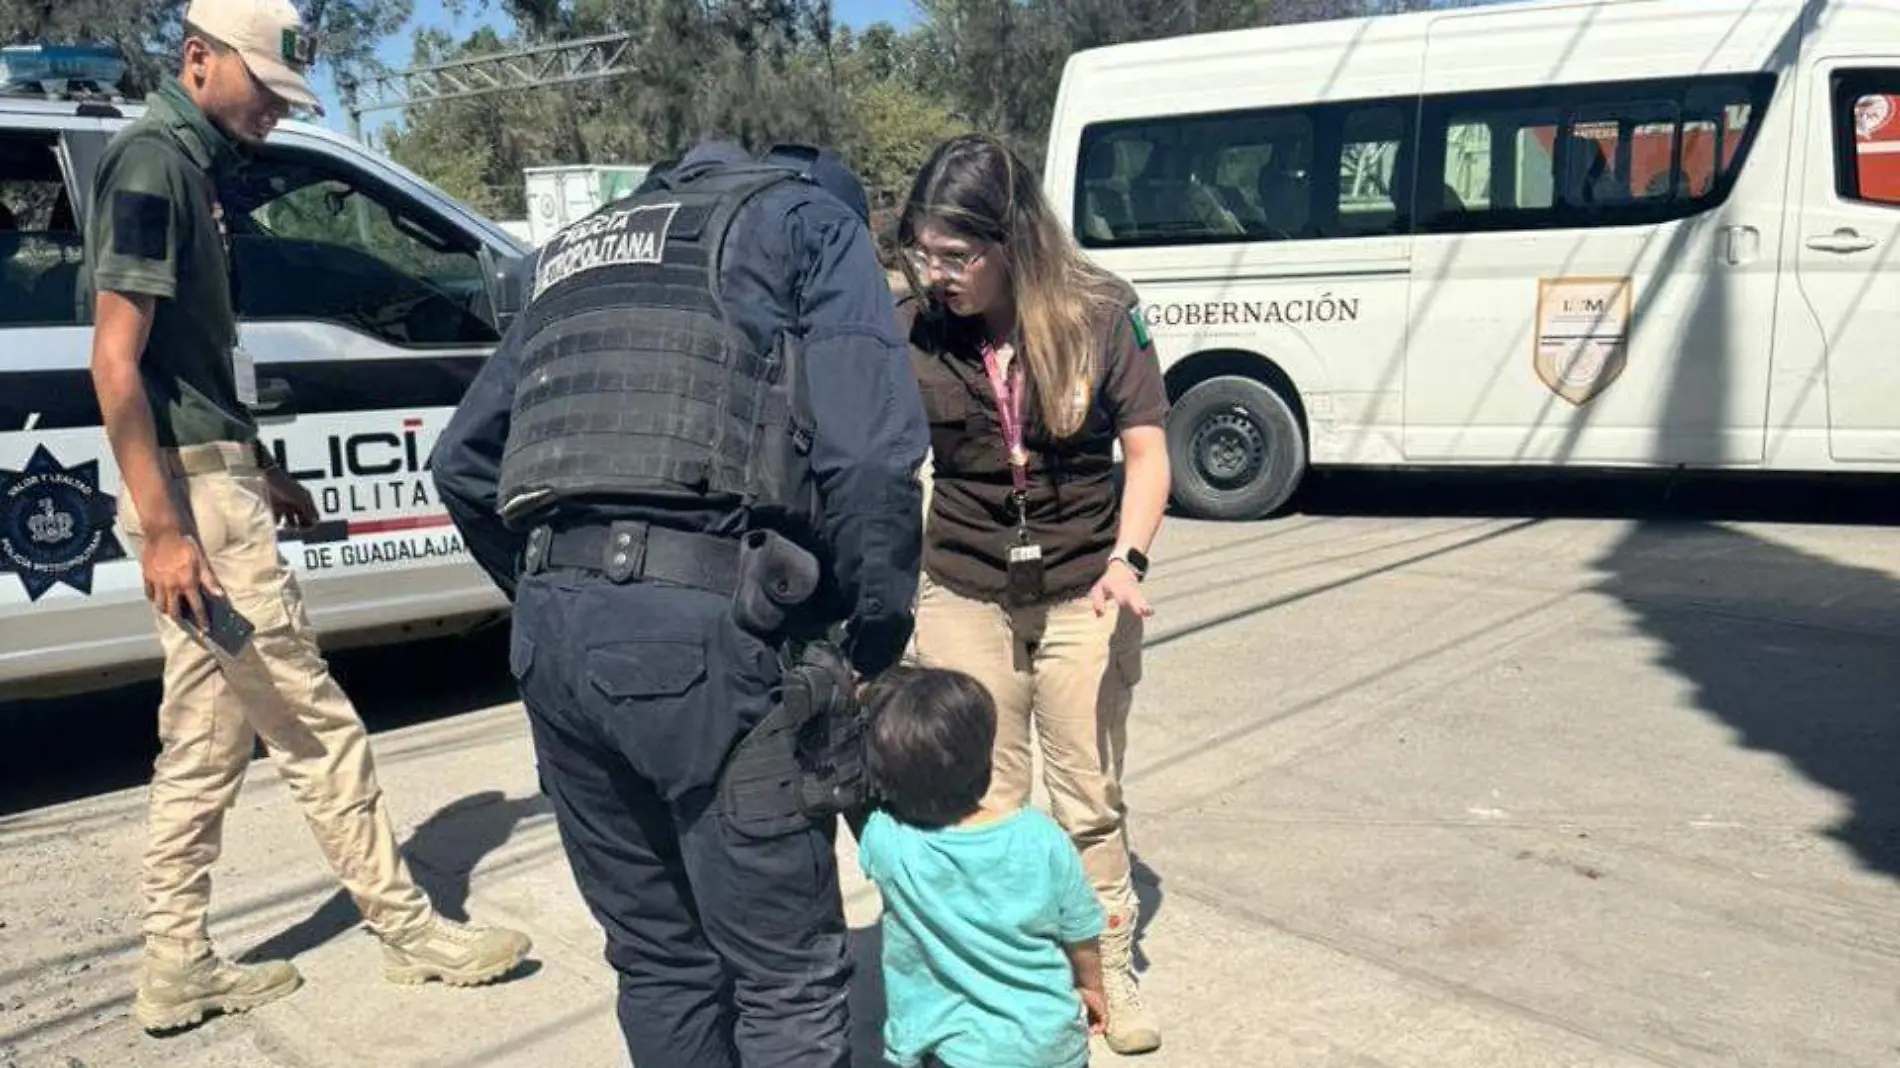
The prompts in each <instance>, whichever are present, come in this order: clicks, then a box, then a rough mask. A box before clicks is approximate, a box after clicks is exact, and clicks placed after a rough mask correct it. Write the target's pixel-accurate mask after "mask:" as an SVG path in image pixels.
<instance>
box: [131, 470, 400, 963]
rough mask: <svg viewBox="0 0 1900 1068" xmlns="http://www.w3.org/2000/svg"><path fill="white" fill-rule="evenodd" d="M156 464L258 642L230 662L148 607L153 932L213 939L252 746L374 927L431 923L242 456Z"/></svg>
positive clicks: (137, 544) (134, 537) (255, 475)
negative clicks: (219, 887)
mask: <svg viewBox="0 0 1900 1068" xmlns="http://www.w3.org/2000/svg"><path fill="white" fill-rule="evenodd" d="M164 456H165V462H166V464H167V466H168V467H169V468H170V472H171V475H172V477H171V480H170V486H171V490H172V493H173V495H174V500H176V501H177V502H179V503H180V504H181V505H184V506H186V507H187V509H188V512H187V518H186V522H187V523H188V524H189V525H191V526H195V528H196V533H197V535H198V538H199V541H200V544H202V545H203V547H204V552H205V557H206V559H207V560H208V561H209V562H210V565H211V571H212V573H213V574H214V575H216V576H217V579H218V583H219V585H221V586H222V587H223V588H224V592H225V596H226V597H228V598H229V599H230V601H231V605H232V607H233V608H235V609H237V611H238V612H239V613H241V614H242V615H243V616H244V617H245V618H246V619H248V620H250V622H251V623H252V625H253V626H255V627H256V634H255V635H254V636H253V637H252V639H251V642H250V644H249V646H247V647H246V648H245V649H244V651H243V653H242V654H241V655H240V656H238V657H237V658H235V659H232V658H228V657H226V656H225V654H224V653H223V652H222V651H218V650H216V649H215V648H214V647H212V646H210V645H209V644H200V642H199V641H198V640H197V639H196V638H194V637H192V636H191V634H190V632H188V631H186V630H185V629H184V628H183V627H181V626H180V625H179V624H178V623H177V622H175V621H173V620H172V619H169V618H167V617H165V616H164V615H162V614H160V613H157V612H156V611H155V612H154V616H156V618H157V622H158V635H159V640H160V643H161V644H162V645H163V647H164V650H165V675H164V698H163V701H162V703H161V704H160V706H159V717H158V733H159V740H160V741H161V743H162V744H163V749H162V751H161V752H160V753H159V756H158V760H157V762H156V764H155V766H154V769H153V772H154V774H153V778H152V788H151V809H150V840H149V842H148V845H147V848H146V852H145V865H144V893H145V899H146V919H145V926H144V932H145V934H146V936H147V937H160V938H177V939H185V940H193V939H202V938H205V937H207V935H206V925H205V916H206V912H207V911H208V909H209V906H210V899H211V868H212V865H213V864H214V863H216V861H217V859H218V854H219V850H220V846H221V844H222V841H223V831H224V813H225V810H226V809H228V808H229V807H230V806H231V805H232V803H233V802H234V801H235V800H236V798H237V793H238V787H239V786H240V785H241V784H242V783H243V780H244V773H245V770H246V768H247V767H248V766H249V764H250V762H251V754H252V747H253V740H254V739H255V738H259V737H261V738H262V739H263V741H264V744H265V746H266V748H267V749H268V750H269V751H270V753H271V755H272V757H273V758H275V760H276V763H277V766H278V769H279V773H280V774H281V775H282V776H283V779H284V782H285V784H286V785H287V786H288V787H289V788H290V792H291V794H292V796H294V797H295V798H296V800H297V803H298V805H299V806H300V807H301V808H302V809H303V813H304V817H305V818H306V819H307V820H308V821H309V824H310V829H311V830H312V832H314V834H315V836H316V839H317V845H318V847H319V848H321V850H322V851H323V855H324V858H325V859H326V860H328V861H329V863H330V866H331V867H332V868H333V869H334V870H335V871H336V873H337V875H338V876H339V877H340V878H341V880H342V883H343V885H344V886H345V887H346V888H347V889H348V890H349V892H350V894H351V896H352V897H353V898H354V899H355V901H356V904H357V907H358V909H359V910H361V912H362V914H363V918H364V919H365V920H366V921H367V923H368V924H369V926H370V928H371V929H372V930H373V931H375V932H376V933H377V934H378V935H381V936H390V935H397V934H401V933H406V932H408V931H411V930H414V929H415V928H417V927H419V926H420V925H422V924H425V923H427V922H428V921H429V920H430V919H431V918H432V916H433V909H432V907H431V905H430V903H429V900H428V898H427V897H426V896H424V895H423V893H422V891H421V890H420V889H418V888H417V887H416V885H415V883H414V881H413V880H412V879H411V877H410V873H409V871H408V868H407V866H406V865H405V863H404V862H403V860H402V857H401V855H400V854H399V853H398V852H397V847H396V835H395V831H394V829H393V828H392V826H391V825H390V819H389V816H388V813H387V812H386V811H385V810H384V808H383V799H382V790H381V789H380V788H379V787H378V786H377V784H376V773H375V768H374V765H373V763H372V760H371V756H370V746H369V737H368V734H367V732H366V731H365V730H364V728H363V723H362V720H360V719H359V718H358V717H357V714H356V709H355V708H354V707H353V706H352V705H351V703H350V700H349V698H348V697H347V696H345V694H344V693H343V690H342V688H341V687H339V686H338V685H337V683H336V682H335V680H333V679H332V678H331V677H330V672H329V668H328V666H327V665H326V663H325V662H324V659H323V655H322V653H321V651H320V649H319V647H318V645H317V638H316V634H315V632H314V631H313V630H312V629H311V626H310V621H309V618H308V616H307V615H306V613H305V611H304V604H303V596H302V593H301V592H300V590H299V588H298V585H297V579H296V576H295V575H293V574H292V573H291V572H290V569H289V568H288V567H287V566H286V565H285V563H284V562H283V560H282V559H281V558H280V557H279V556H278V552H277V521H276V519H275V517H274V516H273V515H272V514H271V508H270V499H269V496H268V494H267V492H266V490H265V487H264V478H263V475H262V473H261V472H260V471H259V470H258V469H257V467H256V463H255V460H254V458H253V457H252V455H251V451H250V448H249V447H248V446H236V445H229V444H219V445H207V446H193V447H190V448H186V449H180V450H166V452H165V454H164ZM127 505H128V506H127V507H124V508H122V509H121V510H120V517H121V524H122V526H123V528H124V530H125V533H126V535H127V540H128V542H129V543H130V548H131V551H132V555H133V557H134V559H137V558H139V556H140V555H141V553H142V551H143V538H142V535H141V532H140V528H139V523H138V517H137V515H136V511H135V509H133V508H132V507H130V506H129V505H130V499H129V498H128V499H127Z"/></svg>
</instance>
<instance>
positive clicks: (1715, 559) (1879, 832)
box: [1597, 523, 1900, 878]
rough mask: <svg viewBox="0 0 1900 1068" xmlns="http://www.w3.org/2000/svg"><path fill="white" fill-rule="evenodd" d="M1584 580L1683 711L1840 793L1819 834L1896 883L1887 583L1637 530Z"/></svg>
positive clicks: (1899, 612) (1662, 528)
mask: <svg viewBox="0 0 1900 1068" xmlns="http://www.w3.org/2000/svg"><path fill="white" fill-rule="evenodd" d="M1597 567H1598V568H1599V569H1601V570H1603V571H1605V572H1608V573H1609V575H1610V577H1609V578H1608V579H1607V580H1606V581H1605V582H1604V583H1603V584H1602V586H1601V587H1600V589H1601V590H1602V591H1603V592H1605V593H1608V594H1610V595H1612V596H1614V597H1616V598H1618V599H1619V600H1621V601H1622V602H1623V603H1624V604H1625V605H1626V606H1627V607H1628V609H1629V611H1630V612H1631V613H1632V615H1633V616H1634V617H1635V619H1636V620H1637V623H1638V625H1639V626H1641V628H1642V629H1643V631H1644V632H1646V633H1647V634H1649V635H1651V636H1653V637H1654V638H1655V639H1656V640H1657V641H1658V642H1660V643H1661V644H1662V646H1663V652H1662V653H1661V662H1662V663H1663V665H1664V666H1666V667H1668V668H1669V669H1670V670H1672V671H1673V672H1675V674H1677V675H1678V676H1680V677H1681V678H1683V679H1684V680H1686V681H1687V682H1689V683H1690V684H1691V685H1693V686H1694V687H1695V701H1696V704H1697V705H1698V706H1699V707H1701V708H1702V709H1704V710H1705V711H1707V712H1708V713H1709V714H1711V715H1713V716H1715V717H1717V718H1719V719H1720V720H1722V721H1723V722H1725V723H1727V724H1729V725H1730V726H1731V727H1733V728H1734V730H1735V732H1736V735H1737V737H1738V739H1739V742H1740V744H1742V745H1745V746H1747V747H1748V748H1751V749H1756V750H1762V751H1765V752H1771V753H1778V754H1780V755H1781V756H1783V757H1786V758H1787V760H1788V762H1789V763H1790V764H1792V765H1793V766H1794V767H1795V768H1797V769H1799V771H1800V772H1801V774H1803V775H1805V776H1806V777H1807V778H1808V779H1810V780H1811V781H1813V782H1814V783H1816V784H1818V785H1820V786H1823V787H1826V788H1827V789H1829V790H1832V791H1834V792H1835V793H1837V794H1839V795H1840V796H1841V798H1842V799H1843V801H1844V802H1845V803H1846V805H1847V806H1848V808H1849V809H1850V812H1849V815H1848V816H1847V817H1846V818H1845V819H1844V820H1843V821H1842V822H1841V823H1839V824H1837V825H1836V826H1834V827H1833V828H1830V829H1829V831H1828V833H1829V835H1830V836H1831V837H1833V838H1834V839H1836V840H1838V841H1840V842H1841V843H1843V844H1844V845H1846V846H1848V847H1849V848H1851V849H1852V850H1853V851H1854V852H1855V854H1856V855H1857V856H1858V857H1859V858H1860V860H1861V862H1862V863H1863V864H1865V865H1866V866H1867V867H1869V868H1870V869H1873V870H1875V871H1879V872H1884V873H1886V874H1888V875H1890V876H1894V877H1897V878H1900V657H1896V656H1895V648H1896V645H1897V644H1900V583H1896V582H1895V581H1894V580H1893V579H1892V578H1891V577H1890V576H1888V575H1886V574H1883V573H1880V572H1876V571H1870V570H1868V569H1865V568H1860V567H1854V566H1851V565H1847V564H1841V563H1837V562H1834V561H1830V560H1826V559H1822V558H1820V557H1817V556H1813V555H1811V554H1808V553H1805V552H1801V551H1798V550H1795V549H1792V548H1789V547H1787V546H1784V545H1777V544H1774V543H1772V542H1768V541H1764V540H1762V539H1760V538H1756V537H1753V536H1750V535H1748V534H1744V533H1739V532H1736V531H1734V530H1729V529H1725V528H1722V527H1717V526H1712V525H1707V524H1680V525H1676V524H1660V523H1651V524H1644V525H1642V526H1640V527H1638V528H1636V529H1635V530H1633V531H1632V532H1631V533H1630V534H1629V536H1627V537H1626V538H1624V539H1623V540H1622V541H1620V542H1619V543H1618V544H1617V545H1616V546H1615V548H1613V549H1612V550H1611V551H1610V552H1609V553H1608V554H1606V555H1605V556H1604V557H1603V558H1602V559H1601V560H1599V561H1597ZM1685 771H1686V773H1688V774H1693V772H1692V771H1687V770H1686V769H1685ZM1718 787H1719V784H1711V785H1710V786H1709V789H1716V788H1718Z"/></svg>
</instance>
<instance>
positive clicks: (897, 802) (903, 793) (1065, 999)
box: [858, 667, 1106, 1068]
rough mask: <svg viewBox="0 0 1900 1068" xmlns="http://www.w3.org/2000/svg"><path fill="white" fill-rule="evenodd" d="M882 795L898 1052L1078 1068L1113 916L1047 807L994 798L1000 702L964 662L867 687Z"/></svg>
mask: <svg viewBox="0 0 1900 1068" xmlns="http://www.w3.org/2000/svg"><path fill="white" fill-rule="evenodd" d="M866 696H867V703H868V706H869V712H870V716H871V723H870V736H869V744H868V746H867V749H868V764H869V769H868V770H869V772H870V776H871V779H872V782H873V783H874V784H875V785H876V787H877V789H878V790H879V791H880V793H881V794H882V804H881V807H880V808H879V810H878V811H877V812H874V813H873V814H872V815H871V817H870V818H869V819H868V820H867V821H866V823H865V826H864V833H863V834H862V836H861V837H860V840H859V843H858V863H859V866H860V867H861V868H862V869H863V870H864V873H865V875H866V876H867V877H868V878H870V880H871V881H872V882H873V883H875V884H876V885H877V888H878V890H879V892H880V893H882V894H883V897H884V919H883V934H884V989H885V995H886V1003H887V1005H888V1012H887V1016H886V1020H885V1024H884V1047H885V1057H886V1058H887V1059H888V1060H890V1061H891V1062H892V1063H894V1064H896V1065H899V1066H900V1068H916V1066H918V1065H926V1066H927V1065H943V1066H945V1068H1078V1066H1081V1065H1086V1064H1087V1063H1088V1057H1089V1049H1088V1036H1089V1034H1090V1033H1091V1032H1094V1033H1099V1032H1100V1030H1101V1026H1102V1020H1103V1018H1104V1014H1105V1012H1106V1001H1105V998H1104V995H1103V992H1102V960H1101V954H1100V948H1099V944H1098V942H1097V937H1098V936H1099V935H1100V934H1101V932H1102V928H1103V925H1104V920H1105V917H1104V914H1103V912H1102V907H1101V905H1100V904H1099V903H1098V902H1097V900H1096V897H1095V892H1094V890H1093V889H1092V888H1091V887H1090V886H1089V883H1088V880H1087V879H1086V878H1084V876H1083V874H1082V860H1081V857H1080V856H1079V855H1077V853H1076V851H1075V846H1074V845H1072V844H1071V843H1070V842H1069V838H1068V835H1066V834H1064V833H1063V831H1062V828H1061V827H1059V826H1057V824H1056V822H1055V821H1054V820H1052V819H1050V818H1049V817H1048V816H1046V815H1044V814H1043V813H1042V812H1041V811H1039V810H1037V809H1035V808H1033V807H1026V808H1023V809H1021V810H1019V811H1016V812H989V811H985V810H983V809H982V808H981V806H980V801H981V800H982V797H983V794H984V792H985V791H987V790H988V789H989V782H990V749H991V746H992V745H993V744H994V741H995V737H996V706H995V704H994V703H993V702H992V701H991V699H990V695H989V692H988V691H987V690H985V689H984V688H983V686H982V685H981V684H980V683H978V682H977V681H976V680H975V679H973V678H971V677H970V676H968V675H965V674H963V673H961V672H955V671H943V670H935V669H922V668H911V667H900V668H895V669H892V670H891V671H890V672H888V673H887V674H885V675H884V676H883V677H882V678H881V679H879V680H878V681H877V682H876V683H875V684H874V685H873V686H872V688H871V690H870V692H869V693H868V694H867V695H866Z"/></svg>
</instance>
